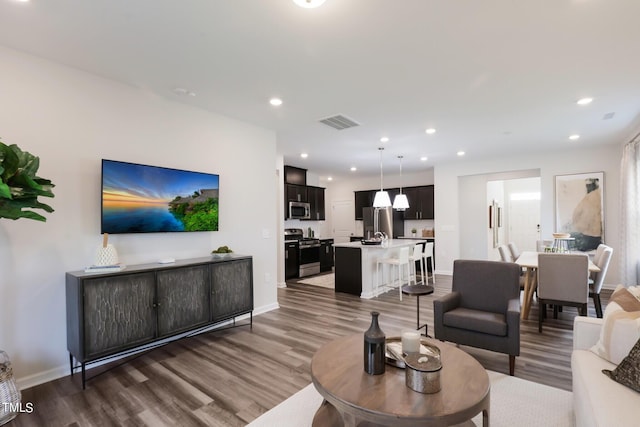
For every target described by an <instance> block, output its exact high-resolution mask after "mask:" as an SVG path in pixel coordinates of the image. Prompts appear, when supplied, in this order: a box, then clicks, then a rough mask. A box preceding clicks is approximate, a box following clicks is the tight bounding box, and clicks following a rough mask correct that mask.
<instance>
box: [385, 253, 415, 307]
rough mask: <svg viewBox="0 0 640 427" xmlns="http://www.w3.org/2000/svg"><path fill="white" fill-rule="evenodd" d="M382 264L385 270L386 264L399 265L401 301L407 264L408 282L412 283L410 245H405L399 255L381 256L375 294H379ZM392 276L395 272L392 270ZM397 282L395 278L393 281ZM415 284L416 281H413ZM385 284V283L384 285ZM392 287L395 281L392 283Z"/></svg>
mask: <svg viewBox="0 0 640 427" xmlns="http://www.w3.org/2000/svg"><path fill="white" fill-rule="evenodd" d="M380 264H382V269H383V272H384V264H386V265H389V266H390V267H393V266H396V267H398V293H399V294H400V301H402V279H403V274H402V271H403V267H405V266H406V269H407V282H408V284H409V285H410V284H411V270H410V267H409V247H408V246H405V247H402V248H400V251H399V253H398V256H397V257H391V258H381V259H379V260H378V261H377V262H376V274H377V276H378V280H377V281H376V290H375V294H376V296H377V295H378V286H379V285H380V283H381V281H382V276H381V275H380ZM391 277H392V278H393V272H391ZM393 282H395V280H394V281H393ZM413 283H414V284H415V281H414V282H413ZM382 286H384V285H382ZM391 286H392V287H394V286H393V283H392V284H391Z"/></svg>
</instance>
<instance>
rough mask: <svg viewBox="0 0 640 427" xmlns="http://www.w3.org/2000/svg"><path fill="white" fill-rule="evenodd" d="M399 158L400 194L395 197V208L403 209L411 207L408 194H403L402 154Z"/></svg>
mask: <svg viewBox="0 0 640 427" xmlns="http://www.w3.org/2000/svg"><path fill="white" fill-rule="evenodd" d="M398 158H399V159H400V194H398V195H396V197H395V198H394V199H393V209H395V210H398V211H403V210H405V209H409V200H408V199H407V195H406V194H402V156H398Z"/></svg>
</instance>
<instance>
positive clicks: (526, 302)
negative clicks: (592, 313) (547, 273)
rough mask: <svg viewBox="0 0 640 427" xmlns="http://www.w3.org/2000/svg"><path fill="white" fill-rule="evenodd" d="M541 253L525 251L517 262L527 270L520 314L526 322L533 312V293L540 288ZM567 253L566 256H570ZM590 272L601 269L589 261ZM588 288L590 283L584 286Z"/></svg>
mask: <svg viewBox="0 0 640 427" xmlns="http://www.w3.org/2000/svg"><path fill="white" fill-rule="evenodd" d="M539 253H541V252H535V251H523V252H522V253H521V254H520V256H519V257H518V259H517V260H516V261H515V262H516V264H518V265H519V266H520V267H522V268H524V269H526V271H525V279H524V291H523V293H524V299H523V301H522V311H521V312H520V318H521V319H522V320H526V319H528V318H529V311H530V310H531V303H532V302H533V293H534V292H535V290H536V288H537V287H538V274H537V272H538V254H539ZM569 253H570V252H565V253H564V254H569ZM588 268H589V271H590V272H594V273H597V272H599V271H600V268H599V267H598V266H597V265H595V264H594V263H593V261H591V259H589V267H588ZM584 285H585V286H588V283H585V284H584Z"/></svg>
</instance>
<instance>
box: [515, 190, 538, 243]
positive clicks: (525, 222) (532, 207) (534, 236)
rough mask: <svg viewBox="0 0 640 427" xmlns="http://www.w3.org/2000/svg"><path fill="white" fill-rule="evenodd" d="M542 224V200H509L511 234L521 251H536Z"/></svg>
mask: <svg viewBox="0 0 640 427" xmlns="http://www.w3.org/2000/svg"><path fill="white" fill-rule="evenodd" d="M539 224H540V200H510V201H509V236H508V240H509V241H510V242H514V243H515V244H516V246H517V247H518V249H520V251H535V250H536V240H538V239H539V238H540V237H539V235H538V225H539Z"/></svg>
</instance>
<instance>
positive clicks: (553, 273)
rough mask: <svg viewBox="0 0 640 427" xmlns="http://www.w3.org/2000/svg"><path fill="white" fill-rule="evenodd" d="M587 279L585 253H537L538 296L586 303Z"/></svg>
mask: <svg viewBox="0 0 640 427" xmlns="http://www.w3.org/2000/svg"><path fill="white" fill-rule="evenodd" d="M588 279H589V257H588V256H587V255H586V254H555V253H541V254H538V298H540V299H544V300H551V301H563V302H567V303H580V304H586V303H587V301H588V299H589V286H588V285H587V283H588ZM567 305H569V304H567Z"/></svg>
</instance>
